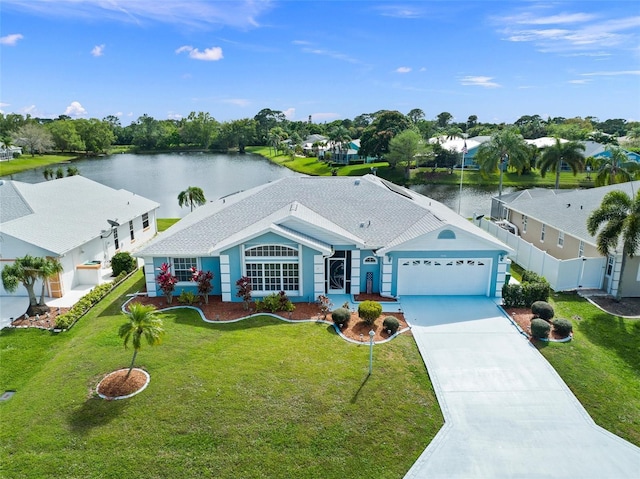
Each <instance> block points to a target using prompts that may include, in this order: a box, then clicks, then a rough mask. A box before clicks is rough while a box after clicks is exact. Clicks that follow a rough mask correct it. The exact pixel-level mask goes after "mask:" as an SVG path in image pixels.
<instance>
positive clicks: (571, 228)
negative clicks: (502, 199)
mask: <svg viewBox="0 0 640 479" xmlns="http://www.w3.org/2000/svg"><path fill="white" fill-rule="evenodd" d="M614 190H620V191H624V192H625V193H627V194H628V195H629V196H631V197H634V196H635V194H637V193H638V191H640V181H633V182H629V183H620V184H617V185H609V186H601V187H599V188H589V189H584V190H569V191H565V192H562V190H560V192H562V193H561V194H546V195H542V196H538V195H535V196H533V195H525V194H523V193H524V192H520V196H519V197H518V198H516V199H514V200H512V201H510V202H508V203H507V204H508V207H509V209H511V210H513V211H517V212H519V213H522V214H524V215H527V216H528V217H529V218H533V219H536V220H538V221H540V222H542V223H544V224H547V225H549V226H551V227H553V228H555V229H558V230H560V231H564V232H565V233H567V234H570V235H571V236H574V237H576V238H579V239H582V240H584V241H586V242H588V243H590V244H593V245H595V237H594V236H592V235H590V234H589V232H588V231H587V218H588V217H589V215H590V214H591V212H592V211H593V210H595V209H596V208H598V207H599V206H600V203H602V198H603V197H604V195H606V194H607V193H608V192H610V191H614ZM550 191H553V190H550Z"/></svg>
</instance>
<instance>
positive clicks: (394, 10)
mask: <svg viewBox="0 0 640 479" xmlns="http://www.w3.org/2000/svg"><path fill="white" fill-rule="evenodd" d="M377 10H378V11H379V12H380V15H382V16H383V17H393V18H421V17H423V16H424V15H425V11H424V10H423V9H421V8H416V6H415V5H413V6H408V5H384V6H381V7H378V8H377Z"/></svg>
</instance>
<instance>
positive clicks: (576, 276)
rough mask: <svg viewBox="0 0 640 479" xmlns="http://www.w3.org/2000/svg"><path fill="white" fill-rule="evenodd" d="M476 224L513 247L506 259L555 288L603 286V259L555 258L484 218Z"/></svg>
mask: <svg viewBox="0 0 640 479" xmlns="http://www.w3.org/2000/svg"><path fill="white" fill-rule="evenodd" d="M479 226H480V227H481V228H482V229H483V230H485V231H487V232H488V233H489V234H491V235H493V236H495V237H496V238H498V239H499V240H500V241H502V242H503V243H505V244H507V245H508V246H510V247H511V248H513V250H514V252H513V253H511V254H510V255H509V258H511V260H512V261H513V262H514V263H517V264H518V265H519V266H521V267H522V268H524V269H526V270H529V271H533V272H534V273H538V274H539V275H540V276H544V277H545V278H546V279H547V281H549V284H550V285H551V288H552V289H553V290H554V291H567V290H574V289H601V288H602V281H603V278H604V268H605V262H606V258H603V257H599V258H584V257H583V258H575V259H557V258H554V257H553V256H551V255H549V254H547V253H546V252H544V251H542V250H541V249H538V248H536V247H535V246H533V245H532V244H531V243H529V242H527V241H525V240H523V239H522V238H520V237H519V236H517V235H514V234H513V233H510V232H509V231H507V230H504V229H502V228H500V227H499V226H497V225H496V224H495V223H493V222H492V221H489V220H487V219H484V218H483V219H481V220H480V221H479Z"/></svg>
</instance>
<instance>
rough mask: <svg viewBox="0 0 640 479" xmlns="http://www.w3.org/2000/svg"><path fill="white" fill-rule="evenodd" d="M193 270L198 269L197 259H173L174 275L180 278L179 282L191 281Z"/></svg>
mask: <svg viewBox="0 0 640 479" xmlns="http://www.w3.org/2000/svg"><path fill="white" fill-rule="evenodd" d="M192 268H196V269H198V260H197V258H173V274H174V275H175V277H176V278H178V281H180V282H185V281H191V278H192V277H193V271H192Z"/></svg>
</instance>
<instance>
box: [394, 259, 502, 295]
mask: <svg viewBox="0 0 640 479" xmlns="http://www.w3.org/2000/svg"><path fill="white" fill-rule="evenodd" d="M490 275H491V259H490V258H460V259H451V258H445V259H408V258H404V259H399V260H398V296H402V295H416V294H422V295H438V294H441V295H483V296H486V295H487V293H488V288H489V278H490Z"/></svg>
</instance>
